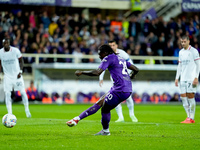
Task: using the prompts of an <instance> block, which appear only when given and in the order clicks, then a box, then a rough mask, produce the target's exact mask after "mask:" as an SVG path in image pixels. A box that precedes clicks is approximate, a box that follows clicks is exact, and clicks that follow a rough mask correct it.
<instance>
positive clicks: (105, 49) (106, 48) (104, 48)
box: [99, 44, 116, 54]
mask: <svg viewBox="0 0 200 150" xmlns="http://www.w3.org/2000/svg"><path fill="white" fill-rule="evenodd" d="M99 51H100V53H108V54H113V53H114V54H116V53H115V52H114V51H113V49H112V48H111V47H110V45H108V44H103V45H101V46H100V47H99Z"/></svg>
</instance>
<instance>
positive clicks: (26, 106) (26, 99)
mask: <svg viewBox="0 0 200 150" xmlns="http://www.w3.org/2000/svg"><path fill="white" fill-rule="evenodd" d="M20 93H21V95H22V101H23V104H24V107H25V112H29V102H28V97H27V95H26V92H25V90H23V91H20Z"/></svg>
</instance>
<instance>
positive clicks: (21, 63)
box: [17, 57, 24, 79]
mask: <svg viewBox="0 0 200 150" xmlns="http://www.w3.org/2000/svg"><path fill="white" fill-rule="evenodd" d="M19 66H20V70H21V72H19V74H18V75H17V78H18V79H19V78H20V77H21V75H22V70H23V66H24V60H23V58H22V57H20V58H19Z"/></svg>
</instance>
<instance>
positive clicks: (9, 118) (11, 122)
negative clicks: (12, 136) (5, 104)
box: [2, 114, 17, 128]
mask: <svg viewBox="0 0 200 150" xmlns="http://www.w3.org/2000/svg"><path fill="white" fill-rule="evenodd" d="M2 123H3V125H4V126H5V127H7V128H12V127H14V126H15V125H16V123H17V118H16V116H15V115H13V114H5V115H4V116H3V118H2Z"/></svg>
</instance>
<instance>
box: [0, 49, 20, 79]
mask: <svg viewBox="0 0 200 150" xmlns="http://www.w3.org/2000/svg"><path fill="white" fill-rule="evenodd" d="M20 57H22V54H21V52H20V50H19V49H18V48H15V47H12V46H10V50H9V51H8V52H6V51H5V50H4V48H1V49H0V60H1V65H2V67H3V72H4V76H5V77H7V78H10V79H17V75H18V74H19V72H20V66H19V58H20Z"/></svg>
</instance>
